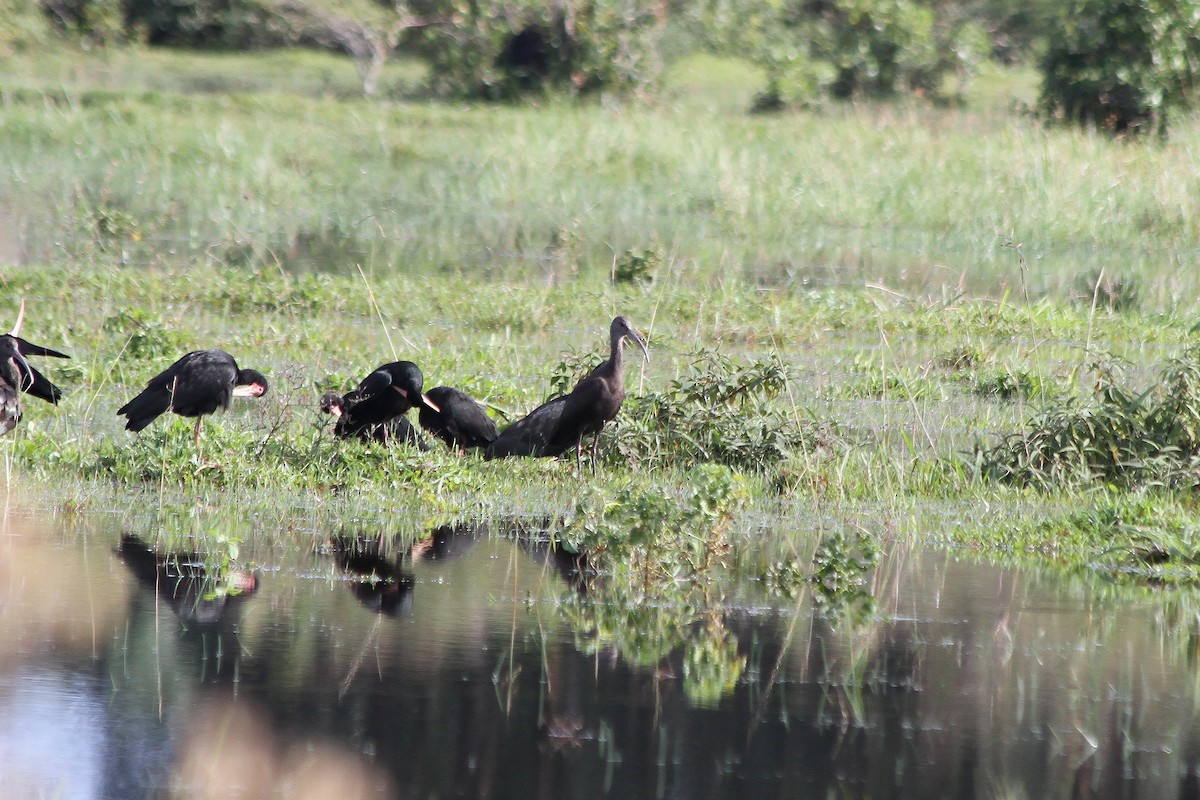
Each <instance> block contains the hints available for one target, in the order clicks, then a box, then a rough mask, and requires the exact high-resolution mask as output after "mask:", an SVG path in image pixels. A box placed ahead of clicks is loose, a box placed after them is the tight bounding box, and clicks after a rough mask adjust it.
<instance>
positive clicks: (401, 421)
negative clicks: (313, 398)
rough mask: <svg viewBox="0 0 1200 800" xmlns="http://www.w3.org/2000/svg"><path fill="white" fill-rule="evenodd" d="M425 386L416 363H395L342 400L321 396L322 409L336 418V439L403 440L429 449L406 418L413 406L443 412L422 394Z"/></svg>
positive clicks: (381, 369) (384, 441)
mask: <svg viewBox="0 0 1200 800" xmlns="http://www.w3.org/2000/svg"><path fill="white" fill-rule="evenodd" d="M424 383H425V379H424V376H422V375H421V370H420V368H419V367H417V365H416V364H414V363H413V362H411V361H393V362H392V363H390V364H384V365H383V366H380V367H377V368H376V369H375V371H374V372H372V373H371V374H370V375H368V376H367V377H365V378H363V379H362V381H361V382H360V383H359V384H358V386H357V387H356V388H355V389H354V390H353V391H351V392H348V393H347V394H346V395H344V396H342V397H338V395H336V394H335V393H333V392H327V393H326V394H325V395H323V396H322V397H321V410H322V411H325V412H326V413H329V414H332V415H333V416H334V417H336V418H337V424H335V425H334V426H333V432H334V435H335V436H339V437H342V438H349V437H352V436H353V437H357V438H359V439H362V440H363V441H376V442H381V443H383V444H387V443H388V442H393V441H400V442H404V443H406V444H416V445H417V446H418V447H420V448H421V449H422V450H427V449H428V445H426V444H425V442H424V440H423V439H422V438H421V436H420V434H418V433H417V431H416V429H415V428H413V426H412V424H411V423H410V422H409V421H408V420H407V419H406V418H405V417H404V415H405V414H406V413H407V412H408V410H409V409H410V408H412V407H413V406H414V405H419V406H421V407H430V408H432V409H433V410H435V411H440V410H441V409H439V408H438V406H437V404H436V403H434V402H433V401H432V400H430V399H429V397H428V396H427V395H426V394H424V393H423V391H422V387H423V386H424Z"/></svg>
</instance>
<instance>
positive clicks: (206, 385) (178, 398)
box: [117, 350, 267, 444]
mask: <svg viewBox="0 0 1200 800" xmlns="http://www.w3.org/2000/svg"><path fill="white" fill-rule="evenodd" d="M266 393H267V379H266V378H265V377H263V375H262V373H261V372H258V371H256V370H252V369H239V368H238V365H237V362H236V361H234V359H233V356H231V355H229V353H226V352H225V351H224V350H194V351H192V352H191V353H188V354H187V355H185V356H184V357H183V358H181V359H179V360H178V361H176V362H175V363H174V364H172V365H171V366H169V367H167V368H166V369H165V370H163V371H162V372H160V373H159V374H158V375H155V376H154V377H153V378H151V379H150V382H149V383H147V384H146V388H145V389H143V390H142V393H141V394H139V395H138V396H137V397H135V398H133V399H132V400H130V401H129V402H128V403H126V404H125V405H123V406H121V407H120V408H119V409H118V410H117V414H119V415H123V416H124V417H125V418H126V419H127V420H128V421H127V422H126V423H125V429H126V430H130V431H140V430H142V429H143V428H145V427H146V426H147V425H149V424H150V423H151V422H153V421H154V420H155V418H157V417H158V416H159V415H161V414H164V413H166V412H167V411H174V412H175V413H176V414H178V415H180V416H181V417H195V418H196V429H195V434H194V437H193V439H194V441H195V443H196V444H199V443H200V421H201V419H202V418H203V417H204V415H206V414H211V413H213V412H214V411H216V410H217V409H218V408H229V403H230V401H232V399H233V398H234V397H262V396H263V395H264V394H266Z"/></svg>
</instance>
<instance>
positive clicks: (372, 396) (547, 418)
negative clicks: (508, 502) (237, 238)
mask: <svg viewBox="0 0 1200 800" xmlns="http://www.w3.org/2000/svg"><path fill="white" fill-rule="evenodd" d="M24 318H25V301H24V300H22V301H21V309H20V312H19V313H18V314H17V322H16V324H15V325H13V329H12V331H11V332H9V333H7V334H4V335H3V336H0V434H4V433H7V432H8V431H10V430H12V429H13V428H14V427H16V425H17V423H18V422H19V421H20V419H21V398H20V393H21V392H25V393H26V394H30V395H33V396H34V397H37V398H40V399H42V400H45V401H46V402H48V403H54V404H57V403H58V401H59V399H60V398H61V397H62V390H61V389H59V388H58V387H57V386H55V385H54V384H53V383H51V382H50V381H49V380H48V379H47V378H46V377H45V376H44V375H42V374H41V373H40V372H38V371H37V370H36V369H34V367H33V366H32V365H30V363H29V361H28V359H27V356H49V357H54V358H69V357H70V356H68V355H66V354H65V353H60V352H58V351H56V350H51V349H50V348H48V347H41V346H39V345H35V344H31V343H29V342H27V341H25V340H24V339H22V338H20V337H19V336H18V335H17V334H18V333H19V332H20V329H21V322H22V321H23V320H24ZM626 338H629V339H632V340H633V341H634V342H635V343H636V344H637V345H638V346H639V347H640V348H641V349H642V353H643V355H644V356H645V357H646V358H647V359H649V357H650V354H649V352H648V351H647V350H646V343H645V341H644V340H643V339H642V337H641V336H640V335H639V334H638V332H637V331H635V330H634V329H633V327H632V326H631V325H630V324H629V320H627V319H625V317H617V318H615V319H614V320H613V321H612V325H611V327H610V328H609V357H608V360H607V361H604V362H602V363H600V364H599V365H598V366H597V367H596V368H595V369H593V370H592V371H591V372H590V373H588V375H587V376H586V377H584V378H583V379H582V380H580V381H579V383H577V384H576V385H575V388H573V389H572V390H571V391H570V392H569V393H567V394H565V395H561V396H559V397H555V398H554V399H552V400H550V401H548V402H546V403H544V404H542V405H540V406H538V407H537V408H535V409H534V410H533V411H531V412H529V414H528V415H526V416H525V417H524V418H523V419H520V420H518V421H516V422H514V423H513V424H511V425H509V426H508V427H507V428H505V429H504V430H503V431H498V430H497V428H496V423H495V422H494V421H493V420H492V418H491V417H489V416H488V414H487V412H486V410H485V409H484V407H483V406H482V405H480V404H479V403H478V402H476V401H475V400H474V399H472V398H471V397H470V396H469V395H467V394H466V393H465V392H463V391H461V390H459V389H453V388H451V387H449V386H438V387H435V388H433V389H430V390H429V391H428V392H425V391H424V387H423V384H424V378H423V376H422V375H421V370H420V369H419V368H418V367H417V365H416V364H414V363H413V362H411V361H394V362H392V363H389V364H384V365H382V366H380V367H378V368H377V369H375V370H374V371H373V372H372V373H371V374H370V375H368V376H367V377H365V378H363V380H362V381H361V382H360V383H359V384H358V386H357V387H355V388H354V389H353V390H352V391H350V392H348V393H347V394H345V395H338V394H336V393H334V392H328V393H326V394H325V395H323V396H322V397H321V400H320V408H321V410H322V411H324V412H325V413H327V414H330V415H332V416H333V417H334V419H335V420H336V422H335V423H334V427H333V432H334V435H335V436H338V437H341V438H357V439H360V440H363V441H373V442H379V443H381V444H392V443H396V444H408V445H412V446H415V447H418V448H420V449H423V450H427V449H428V445H427V444H426V443H425V440H424V439H423V438H422V437H421V434H420V433H419V432H418V431H417V429H416V428H415V427H414V426H413V424H412V423H411V422H409V420H408V417H407V413H408V410H409V409H410V408H413V407H414V406H415V407H417V409H418V411H417V422H418V423H419V424H420V426H421V427H422V428H424V429H425V430H426V431H428V432H429V433H430V434H431V435H433V436H436V437H437V438H439V439H441V440H442V441H444V442H445V443H446V444H447V445H448V446H450V447H451V448H453V449H454V450H456V451H464V450H468V449H472V448H477V449H481V450H482V451H483V453H484V457H485V458H489V459H491V458H507V457H511V456H529V457H535V458H539V457H557V456H562V455H564V454H566V453H569V452H570V451H571V450H572V449H574V451H575V454H576V461H577V463H578V461H579V460H580V458H581V453H582V449H583V441H584V439H585V438H586V437H587V436H589V435H590V436H592V448H591V450H592V457H593V459H594V458H595V455H596V447H597V444H598V441H599V437H600V430H601V428H603V427H604V423H605V422H608V421H609V420H611V419H613V418H614V417H616V415H617V411H619V410H620V408H621V403H622V401H623V400H624V399H625V380H624V377H623V372H624V369H623V367H624V359H623V345H624V341H625V339H626ZM266 392H267V379H266V378H265V377H264V376H263V375H262V373H260V372H257V371H256V370H252V369H240V368H239V367H238V365H237V362H236V361H235V360H234V358H233V356H231V355H229V354H228V353H226V352H225V351H223V350H196V351H193V352H191V353H188V354H187V355H185V356H183V358H181V359H179V360H178V361H176V362H175V363H174V364H172V365H171V366H169V367H167V369H165V370H163V371H162V372H161V373H159V374H158V375H155V376H154V377H153V378H151V379H150V382H149V383H147V384H146V388H145V389H143V390H142V392H141V393H140V394H139V395H138V396H137V397H134V398H133V399H132V400H130V401H129V402H128V403H126V404H125V405H123V406H121V408H120V409H118V410H117V414H118V415H121V416H124V417H125V418H126V423H125V428H126V429H127V430H130V431H140V430H142V429H143V428H145V427H146V426H147V425H149V424H150V423H151V422H153V421H154V420H155V419H156V418H157V417H159V416H160V415H162V414H164V413H166V412H167V411H173V412H174V413H176V414H178V415H180V416H183V417H195V419H196V427H195V429H194V432H193V441H194V442H195V444H197V445H199V443H200V421H201V419H202V418H203V417H204V416H205V415H208V414H212V413H213V412H215V411H216V410H217V409H219V408H228V407H229V404H230V402H231V401H232V399H233V398H234V397H261V396H262V395H264V394H266Z"/></svg>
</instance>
